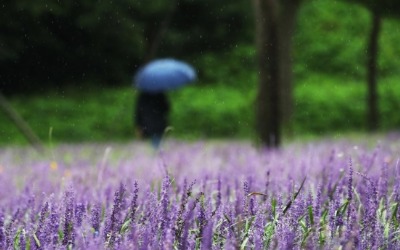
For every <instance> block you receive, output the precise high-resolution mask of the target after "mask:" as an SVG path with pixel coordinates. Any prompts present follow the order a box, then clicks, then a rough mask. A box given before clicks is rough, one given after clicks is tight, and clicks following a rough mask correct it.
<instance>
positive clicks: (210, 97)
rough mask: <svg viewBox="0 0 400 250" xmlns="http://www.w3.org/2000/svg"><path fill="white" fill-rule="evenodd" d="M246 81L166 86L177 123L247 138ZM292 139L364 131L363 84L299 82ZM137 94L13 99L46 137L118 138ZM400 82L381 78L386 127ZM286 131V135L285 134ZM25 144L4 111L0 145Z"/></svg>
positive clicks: (393, 124)
mask: <svg viewBox="0 0 400 250" xmlns="http://www.w3.org/2000/svg"><path fill="white" fill-rule="evenodd" d="M244 84H246V85H247V86H248V88H247V89H246V88H243V87H241V88H237V87H235V88H233V87H231V88H230V87H228V86H226V85H222V84H216V85H202V84H201V83H199V84H194V85H190V86H188V87H186V88H184V89H181V90H178V91H173V92H170V93H169V97H170V100H171V103H172V112H171V115H170V118H171V125H172V127H173V130H172V131H171V132H170V136H173V137H178V138H183V139H198V138H207V139H209V138H213V139H221V138H234V139H249V138H253V137H254V136H255V134H254V98H255V95H256V83H255V82H254V80H251V81H249V82H247V83H244ZM294 93H295V113H294V116H293V119H294V120H293V121H294V122H293V130H292V131H291V133H290V135H291V136H290V138H291V139H296V138H313V137H315V136H321V135H330V136H337V135H340V134H343V133H346V134H349V133H350V134H352V133H360V132H361V133H362V132H364V131H365V127H366V126H365V112H366V105H365V104H366V99H365V98H366V97H365V96H366V86H365V84H364V83H363V82H357V81H346V80H344V79H341V78H332V77H329V76H318V75H314V76H312V77H308V78H305V79H302V80H301V81H300V82H298V83H297V84H296V85H295V92H294ZM135 96H136V93H135V92H134V91H133V90H132V88H131V87H130V86H127V87H125V88H115V89H101V88H94V87H82V88H81V89H79V90H76V89H68V90H64V91H59V92H55V91H54V92H50V93H45V94H43V95H36V96H13V97H11V98H10V102H11V104H12V106H13V107H14V108H15V109H16V110H17V111H18V112H19V114H20V115H21V116H22V117H23V118H24V119H25V120H26V121H27V122H28V123H29V124H30V126H31V127H32V129H33V130H34V131H35V133H37V135H38V136H39V137H40V138H41V139H42V140H43V141H44V142H45V143H47V142H48V141H49V139H50V135H49V131H50V129H52V135H51V137H52V140H53V141H54V142H55V143H57V142H80V141H92V142H95V141H99V142H100V141H121V142H124V141H125V142H126V141H129V140H132V139H133V138H134V133H133V126H132V116H133V113H132V112H133V107H134V99H135ZM399 96H400V81H399V79H398V78H391V79H389V78H388V79H384V80H382V81H381V82H380V85H379V97H380V103H379V104H380V105H379V109H380V112H381V128H382V129H381V131H383V132H384V131H388V130H394V129H396V128H399V127H400V116H399V115H398V113H397V111H398V110H399V109H400V102H398V97H399ZM286 137H287V138H288V136H286ZM10 143H11V144H24V143H26V140H25V138H24V137H23V136H22V135H21V133H20V132H19V131H18V129H17V128H16V127H15V126H14V125H13V124H12V123H11V122H10V121H9V120H8V119H7V117H6V116H5V115H4V114H3V113H0V144H3V145H4V144H10Z"/></svg>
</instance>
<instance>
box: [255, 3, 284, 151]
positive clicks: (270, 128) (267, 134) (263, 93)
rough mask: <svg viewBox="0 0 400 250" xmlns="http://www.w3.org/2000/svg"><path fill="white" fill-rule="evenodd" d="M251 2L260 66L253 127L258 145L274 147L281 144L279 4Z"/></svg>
mask: <svg viewBox="0 0 400 250" xmlns="http://www.w3.org/2000/svg"><path fill="white" fill-rule="evenodd" d="M253 3H254V11H255V25H256V46H257V50H258V53H257V56H258V58H257V64H258V68H259V89H258V96H257V100H256V126H257V131H258V134H259V137H260V138H259V139H260V142H261V144H262V145H263V146H265V147H268V148H277V147H279V145H280V143H281V130H280V122H281V118H280V114H281V113H280V112H281V111H280V104H281V103H280V88H279V87H280V65H281V64H280V62H279V52H278V48H279V47H278V46H279V45H278V44H279V33H278V30H279V29H278V24H279V21H278V7H279V6H278V1H277V0H253Z"/></svg>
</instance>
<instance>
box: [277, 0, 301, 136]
mask: <svg viewBox="0 0 400 250" xmlns="http://www.w3.org/2000/svg"><path fill="white" fill-rule="evenodd" d="M300 3H301V0H291V1H281V8H282V9H281V11H280V16H279V58H280V60H279V61H280V77H281V88H280V92H281V95H280V96H281V100H280V102H281V121H282V125H283V127H285V128H286V131H287V132H289V133H290V132H291V130H292V128H291V118H292V114H293V109H294V107H293V56H292V41H293V33H294V30H295V25H296V18H297V13H298V11H299V9H300Z"/></svg>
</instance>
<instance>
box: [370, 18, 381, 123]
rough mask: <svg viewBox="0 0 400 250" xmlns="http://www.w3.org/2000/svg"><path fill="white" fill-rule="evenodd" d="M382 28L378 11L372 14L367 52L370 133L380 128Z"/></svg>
mask: <svg viewBox="0 0 400 250" xmlns="http://www.w3.org/2000/svg"><path fill="white" fill-rule="evenodd" d="M380 26H381V17H380V15H379V13H378V12H377V11H373V13H372V27H371V33H370V37H369V43H368V50H367V70H368V72H367V82H368V98H367V107H368V114H367V128H368V130H369V131H375V130H377V129H378V126H379V111H378V91H377V59H378V40H379V32H380Z"/></svg>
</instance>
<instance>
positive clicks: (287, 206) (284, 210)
mask: <svg viewBox="0 0 400 250" xmlns="http://www.w3.org/2000/svg"><path fill="white" fill-rule="evenodd" d="M306 179H307V177H304V179H303V181H302V182H301V185H300V187H299V189H298V190H297V192H296V193H295V194H294V197H293V199H291V200H290V201H289V202H288V203H287V204H286V207H285V208H284V209H283V214H285V213H286V212H287V210H289V208H290V207H291V206H292V203H293V201H295V200H296V198H297V196H298V195H299V193H300V191H301V189H303V185H304V182H305V181H306Z"/></svg>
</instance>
